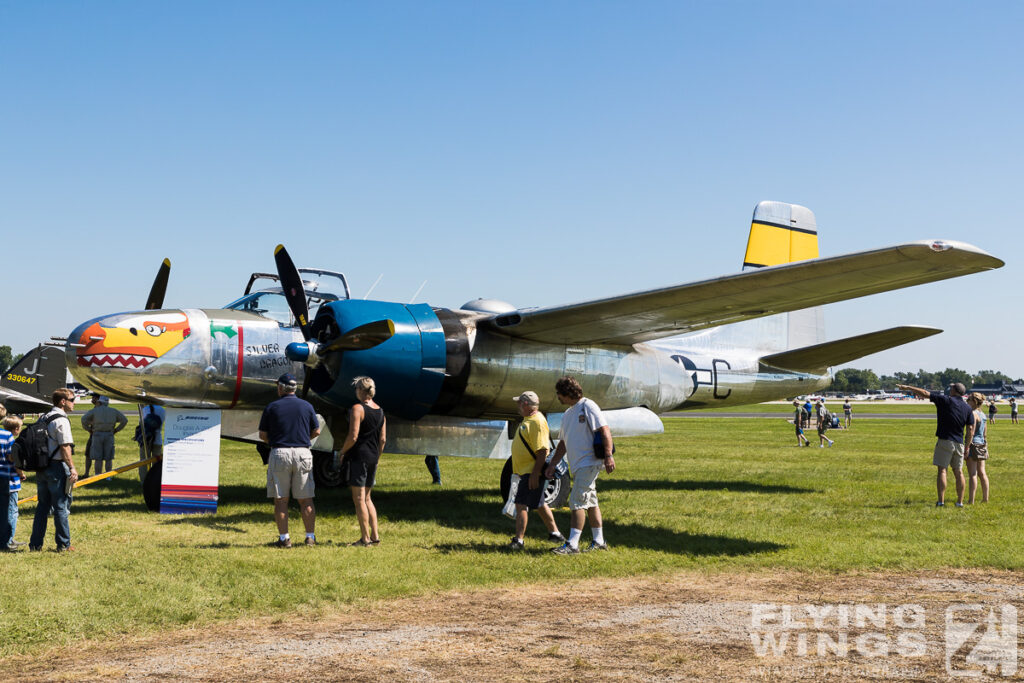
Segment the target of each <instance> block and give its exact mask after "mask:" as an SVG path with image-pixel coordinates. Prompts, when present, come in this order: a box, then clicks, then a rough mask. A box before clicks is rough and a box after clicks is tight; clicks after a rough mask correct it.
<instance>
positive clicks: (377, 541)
mask: <svg viewBox="0 0 1024 683" xmlns="http://www.w3.org/2000/svg"><path fill="white" fill-rule="evenodd" d="M370 545H380V539H379V538H378V539H377V540H375V541H370Z"/></svg>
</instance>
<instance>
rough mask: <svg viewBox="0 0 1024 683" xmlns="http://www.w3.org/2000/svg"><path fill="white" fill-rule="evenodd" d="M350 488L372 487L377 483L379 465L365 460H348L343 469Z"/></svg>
mask: <svg viewBox="0 0 1024 683" xmlns="http://www.w3.org/2000/svg"><path fill="white" fill-rule="evenodd" d="M342 469H343V470H344V473H345V481H346V482H347V483H348V485H349V486H361V487H363V488H370V487H372V486H373V485H374V484H375V483H376V481H377V463H372V464H371V463H368V462H365V461H363V460H348V461H346V462H345V466H344V467H343V468H342Z"/></svg>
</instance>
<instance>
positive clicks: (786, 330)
mask: <svg viewBox="0 0 1024 683" xmlns="http://www.w3.org/2000/svg"><path fill="white" fill-rule="evenodd" d="M813 258H818V225H817V223H816V222H815V220H814V213H813V212H812V211H811V210H810V209H808V208H806V207H803V206H798V205H796V204H786V203H784V202H761V203H760V204H758V205H757V206H756V207H754V218H753V220H752V221H751V223H750V237H748V238H747V252H746V255H745V256H744V257H743V269H744V270H748V269H751V268H764V267H766V266H777V265H781V264H783V263H791V262H793V261H803V260H806V259H813ZM687 339H688V343H691V344H693V345H700V344H707V345H708V347H709V348H713V347H716V346H722V345H726V346H733V347H736V348H750V349H758V350H761V351H765V352H770V353H775V352H779V351H785V350H787V349H795V348H801V347H804V346H813V345H815V344H820V343H822V342H824V341H825V322H824V316H823V315H822V310H821V307H820V306H818V307H815V308H808V309H804V310H801V311H793V312H792V313H780V314H779V315H770V316H767V317H764V318H758V319H756V320H747V321H744V322H740V323H735V324H732V325H725V326H724V327H716V328H713V329H710V330H704V331H703V332H695V333H693V335H688V336H687Z"/></svg>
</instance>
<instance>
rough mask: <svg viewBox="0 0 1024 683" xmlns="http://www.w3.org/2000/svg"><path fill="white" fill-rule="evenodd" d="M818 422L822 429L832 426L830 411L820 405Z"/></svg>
mask: <svg viewBox="0 0 1024 683" xmlns="http://www.w3.org/2000/svg"><path fill="white" fill-rule="evenodd" d="M818 422H820V423H821V424H822V425H823V429H826V430H827V429H828V428H829V427H831V426H832V413H830V412H828V409H827V408H825V407H824V406H822V408H821V415H820V416H818Z"/></svg>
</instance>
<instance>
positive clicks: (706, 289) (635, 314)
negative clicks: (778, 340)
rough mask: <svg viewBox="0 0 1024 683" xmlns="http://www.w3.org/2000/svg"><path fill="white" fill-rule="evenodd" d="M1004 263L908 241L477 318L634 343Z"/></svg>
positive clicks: (549, 336) (541, 337)
mask: <svg viewBox="0 0 1024 683" xmlns="http://www.w3.org/2000/svg"><path fill="white" fill-rule="evenodd" d="M1002 265H1003V262H1002V261H1001V260H999V259H997V258H995V257H994V256H991V255H989V254H987V253H986V252H984V251H982V250H981V249H979V248H977V247H974V246H972V245H970V244H965V243H963V242H952V241H937V240H935V241H923V242H910V243H907V244H900V245H896V246H893V247H886V248H884V249H876V250H873V251H863V252H858V253H854V254H845V255H843V256H833V257H831V258H820V259H811V260H807V261H798V262H796V263H787V264H784V265H779V266H771V267H767V268H760V269H758V270H751V271H746V272H743V273H738V274H735V275H726V276H723V277H719V278H715V279H712V280H703V281H700V282H692V283H689V284H683V285H676V286H674V287H666V288H663V289H652V290H648V291H645V292H635V293H633V294H625V295H623V296H617V297H611V298H607V299H597V300H594V301H584V302H581V303H576V304H568V305H564V306H553V307H548V308H534V309H521V310H518V311H512V312H510V313H502V314H500V315H497V316H495V317H493V318H491V319H489V320H487V321H486V322H485V323H482V324H486V325H489V326H491V327H492V329H496V330H497V331H500V332H502V333H504V334H508V335H511V336H513V337H521V338H523V339H530V340H533V341H539V342H547V343H551V344H635V343H637V342H644V341H650V340H652V339H659V338H662V337H671V336H674V335H677V334H684V333H687V332H693V331H695V330H700V329H704V328H708V327H715V326H717V325H726V324H729V323H735V322H739V321H741V320H749V319H751V318H760V317H762V316H766V315H774V314H776V313H785V312H787V311H795V310H799V309H801V308H810V307H812V306H820V305H822V304H829V303H833V302H836V301H845V300H846V299H855V298H857V297H861V296H867V295H869V294H877V293H879V292H887V291H889V290H892V289H901V288H903V287H910V286H913V285H919V284H923V283H926V282H935V281H938V280H945V279H948V278H953V277H959V276H961V275H969V274H971V273H977V272H981V271H984V270H992V269H995V268H999V267H1001V266H1002Z"/></svg>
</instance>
